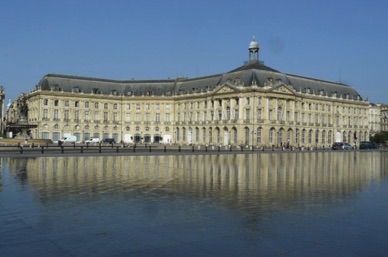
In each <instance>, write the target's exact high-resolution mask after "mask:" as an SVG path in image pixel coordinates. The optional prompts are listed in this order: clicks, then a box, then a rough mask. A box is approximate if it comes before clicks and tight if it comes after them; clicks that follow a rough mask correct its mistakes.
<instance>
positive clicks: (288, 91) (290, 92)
mask: <svg viewBox="0 0 388 257" xmlns="http://www.w3.org/2000/svg"><path fill="white" fill-rule="evenodd" d="M269 92H276V93H282V94H287V95H295V91H294V89H292V88H291V87H289V86H286V85H284V84H281V85H279V86H276V87H273V88H271V89H270V90H269Z"/></svg>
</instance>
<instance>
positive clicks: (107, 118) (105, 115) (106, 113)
mask: <svg viewBox="0 0 388 257" xmlns="http://www.w3.org/2000/svg"><path fill="white" fill-rule="evenodd" d="M108 121H109V116H108V112H104V122H108Z"/></svg>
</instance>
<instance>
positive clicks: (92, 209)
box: [0, 151, 388, 256]
mask: <svg viewBox="0 0 388 257" xmlns="http://www.w3.org/2000/svg"><path fill="white" fill-rule="evenodd" d="M387 167H388V153H387V152H377V151H376V152H332V151H329V152H305V153H295V152H294V153H281V154H280V153H254V154H234V155H233V154H230V155H171V156H87V157H85V156H83V157H39V158H3V159H1V173H0V176H1V177H0V252H1V256H386V254H387V252H388V180H387V173H388V169H387Z"/></svg>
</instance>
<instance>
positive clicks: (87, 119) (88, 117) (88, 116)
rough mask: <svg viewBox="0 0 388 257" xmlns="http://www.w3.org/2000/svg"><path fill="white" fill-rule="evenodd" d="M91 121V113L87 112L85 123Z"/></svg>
mask: <svg viewBox="0 0 388 257" xmlns="http://www.w3.org/2000/svg"><path fill="white" fill-rule="evenodd" d="M89 120H90V113H89V111H85V121H86V122H88V121H89Z"/></svg>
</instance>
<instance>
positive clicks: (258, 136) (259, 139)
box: [256, 128, 263, 144]
mask: <svg viewBox="0 0 388 257" xmlns="http://www.w3.org/2000/svg"><path fill="white" fill-rule="evenodd" d="M262 131H263V129H262V128H258V129H257V137H256V138H257V139H256V141H257V144H261V133H262Z"/></svg>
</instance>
